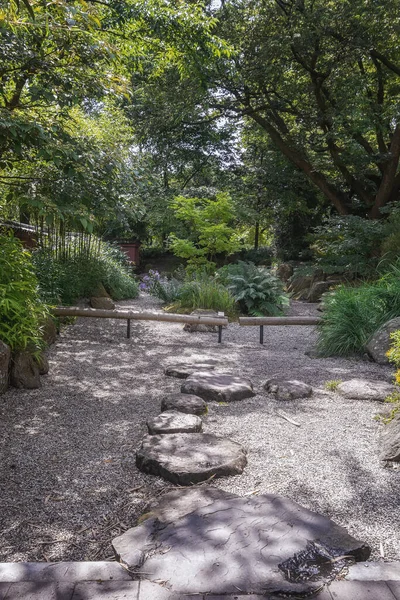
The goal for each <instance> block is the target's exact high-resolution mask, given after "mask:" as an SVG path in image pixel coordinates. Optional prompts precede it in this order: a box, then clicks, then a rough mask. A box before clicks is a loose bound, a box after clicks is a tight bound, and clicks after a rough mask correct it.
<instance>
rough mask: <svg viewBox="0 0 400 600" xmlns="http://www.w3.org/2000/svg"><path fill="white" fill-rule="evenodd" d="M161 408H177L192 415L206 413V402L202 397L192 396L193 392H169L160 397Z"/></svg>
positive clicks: (163, 409)
mask: <svg viewBox="0 0 400 600" xmlns="http://www.w3.org/2000/svg"><path fill="white" fill-rule="evenodd" d="M161 410H162V411H165V410H168V411H169V410H177V411H179V412H182V413H188V414H192V415H205V414H206V413H207V404H206V403H205V402H204V400H203V398H200V397H199V396H194V395H193V394H187V395H183V394H171V395H170V396H166V397H165V398H163V399H162V401H161Z"/></svg>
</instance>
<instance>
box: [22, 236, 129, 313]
mask: <svg viewBox="0 0 400 600" xmlns="http://www.w3.org/2000/svg"><path fill="white" fill-rule="evenodd" d="M97 247H98V251H96V252H95V253H88V252H86V251H84V252H77V251H75V248H72V250H71V252H70V253H68V252H67V253H66V254H65V256H64V257H62V258H55V257H54V255H53V253H52V252H51V250H39V251H37V252H35V253H34V255H33V261H34V265H35V270H36V273H37V276H38V279H39V286H40V294H41V297H42V298H44V299H46V301H48V302H52V303H54V304H57V303H60V302H61V303H62V304H67V305H68V304H73V303H74V302H76V300H78V299H79V298H85V297H88V296H91V295H92V294H93V293H94V292H95V291H96V288H97V287H98V285H99V283H102V284H103V285H104V287H105V289H106V290H107V292H108V293H109V294H110V296H111V297H112V298H113V299H114V300H124V299H128V298H136V297H137V295H138V293H139V289H138V284H137V282H136V281H135V280H134V278H133V277H132V276H131V273H130V267H129V266H128V261H127V259H126V256H125V254H124V253H123V252H121V251H120V250H119V249H118V248H116V247H115V246H112V245H111V244H109V243H107V242H101V243H100V245H98V246H97Z"/></svg>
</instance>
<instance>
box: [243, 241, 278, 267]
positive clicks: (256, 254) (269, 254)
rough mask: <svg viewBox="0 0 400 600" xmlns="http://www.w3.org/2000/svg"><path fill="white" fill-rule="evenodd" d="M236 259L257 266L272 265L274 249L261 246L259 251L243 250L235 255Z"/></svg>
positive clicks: (252, 249)
mask: <svg viewBox="0 0 400 600" xmlns="http://www.w3.org/2000/svg"><path fill="white" fill-rule="evenodd" d="M235 257H236V259H237V260H241V261H244V262H252V263H254V264H255V265H271V263H272V259H273V249H272V247H271V246H260V247H259V248H257V249H255V248H251V249H249V250H242V251H241V252H239V253H237V254H235Z"/></svg>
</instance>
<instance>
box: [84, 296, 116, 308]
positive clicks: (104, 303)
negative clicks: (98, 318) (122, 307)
mask: <svg viewBox="0 0 400 600" xmlns="http://www.w3.org/2000/svg"><path fill="white" fill-rule="evenodd" d="M90 305H91V307H92V308H100V309H104V310H114V308H115V304H114V302H113V301H112V300H111V298H107V297H105V296H104V297H102V298H98V297H95V296H92V297H91V298H90Z"/></svg>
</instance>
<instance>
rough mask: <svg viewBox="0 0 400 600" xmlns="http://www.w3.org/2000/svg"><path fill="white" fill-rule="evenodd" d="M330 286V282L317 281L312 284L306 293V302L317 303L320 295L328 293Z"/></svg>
mask: <svg viewBox="0 0 400 600" xmlns="http://www.w3.org/2000/svg"><path fill="white" fill-rule="evenodd" d="M332 286H333V284H332V282H329V281H317V282H316V283H313V284H312V286H311V288H310V291H309V292H308V296H307V300H308V301H309V302H319V301H320V300H321V296H322V294H325V292H328V291H329V290H330V288H331V287H332Z"/></svg>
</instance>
